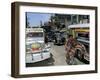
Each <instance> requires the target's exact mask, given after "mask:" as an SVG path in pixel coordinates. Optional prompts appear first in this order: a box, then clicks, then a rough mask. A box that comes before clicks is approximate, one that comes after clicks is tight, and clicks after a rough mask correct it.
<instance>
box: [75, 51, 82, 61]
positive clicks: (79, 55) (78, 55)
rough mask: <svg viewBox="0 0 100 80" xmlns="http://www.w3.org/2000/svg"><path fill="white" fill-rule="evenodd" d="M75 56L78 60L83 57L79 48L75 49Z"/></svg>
mask: <svg viewBox="0 0 100 80" xmlns="http://www.w3.org/2000/svg"><path fill="white" fill-rule="evenodd" d="M75 56H76V57H77V58H78V59H79V60H82V59H83V54H82V52H81V50H79V49H77V50H76V52H75Z"/></svg>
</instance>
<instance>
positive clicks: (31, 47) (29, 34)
mask: <svg viewBox="0 0 100 80" xmlns="http://www.w3.org/2000/svg"><path fill="white" fill-rule="evenodd" d="M50 57H51V53H50V45H49V44H46V43H45V33H44V30H43V28H26V59H25V60H26V63H35V62H39V61H43V60H46V59H49V58H50Z"/></svg>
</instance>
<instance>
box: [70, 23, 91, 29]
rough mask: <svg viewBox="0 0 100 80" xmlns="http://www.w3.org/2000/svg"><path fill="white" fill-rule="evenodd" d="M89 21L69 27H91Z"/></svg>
mask: <svg viewBox="0 0 100 80" xmlns="http://www.w3.org/2000/svg"><path fill="white" fill-rule="evenodd" d="M89 26H90V24H89V23H84V24H74V25H69V26H68V28H89Z"/></svg>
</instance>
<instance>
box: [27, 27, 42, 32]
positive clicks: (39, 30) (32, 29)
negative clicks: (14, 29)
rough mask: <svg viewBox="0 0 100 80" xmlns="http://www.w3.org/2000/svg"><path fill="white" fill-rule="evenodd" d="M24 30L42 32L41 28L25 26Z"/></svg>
mask: <svg viewBox="0 0 100 80" xmlns="http://www.w3.org/2000/svg"><path fill="white" fill-rule="evenodd" d="M26 32H43V28H26Z"/></svg>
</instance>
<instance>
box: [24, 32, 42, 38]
mask: <svg viewBox="0 0 100 80" xmlns="http://www.w3.org/2000/svg"><path fill="white" fill-rule="evenodd" d="M26 37H30V38H31V37H43V32H30V33H27V35H26Z"/></svg>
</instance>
